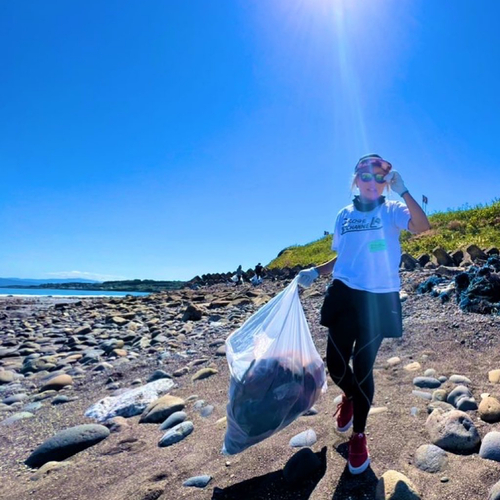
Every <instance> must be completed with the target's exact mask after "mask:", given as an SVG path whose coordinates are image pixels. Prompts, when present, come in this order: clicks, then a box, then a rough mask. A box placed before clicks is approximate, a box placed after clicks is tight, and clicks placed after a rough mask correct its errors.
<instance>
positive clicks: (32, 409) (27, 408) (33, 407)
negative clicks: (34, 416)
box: [23, 401, 43, 413]
mask: <svg viewBox="0 0 500 500" xmlns="http://www.w3.org/2000/svg"><path fill="white" fill-rule="evenodd" d="M42 406H43V404H42V403H40V401H35V402H34V403H28V404H27V405H26V406H25V407H24V408H23V411H27V412H30V413H33V412H35V411H38V410H39V409H40V408H42Z"/></svg>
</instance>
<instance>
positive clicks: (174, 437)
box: [158, 420, 194, 447]
mask: <svg viewBox="0 0 500 500" xmlns="http://www.w3.org/2000/svg"><path fill="white" fill-rule="evenodd" d="M193 430H194V425H193V422H191V421H189V420H186V421H185V422H182V423H180V424H177V425H175V426H174V427H172V428H171V429H170V430H168V431H167V432H166V433H165V434H164V435H163V437H162V438H161V439H160V442H159V443H158V446H160V447H165V446H171V445H173V444H175V443H178V442H179V441H182V440H183V439H185V438H186V437H187V436H189V434H191V433H192V432H193Z"/></svg>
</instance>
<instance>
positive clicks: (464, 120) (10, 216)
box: [0, 0, 500, 280]
mask: <svg viewBox="0 0 500 500" xmlns="http://www.w3.org/2000/svg"><path fill="white" fill-rule="evenodd" d="M499 15H500V4H499V3H498V2H497V1H496V0H482V1H481V2H472V1H470V0H439V1H429V0H415V1H411V2H410V1H401V0H370V2H366V1H364V0H269V1H265V2H264V1H262V2H261V1H256V0H255V1H248V0H218V1H217V2H209V1H207V0H189V1H186V0H163V1H156V0H148V1H146V2H139V1H130V2H122V1H117V0H116V1H115V0H112V1H111V0H105V1H102V0H99V1H94V0H86V1H85V2H81V1H74V2H67V1H65V0H61V1H53V0H47V1H44V2H29V1H24V0H18V1H16V2H3V3H2V5H1V7H0V47H2V48H1V59H2V78H1V79H0V110H1V117H2V119H1V120H0V168H1V173H2V184H3V189H2V192H1V194H2V196H1V197H0V276H4V277H6V276H16V277H24V278H28V277H29V278H47V277H78V276H81V277H91V278H96V279H115V278H141V279H145V278H151V279H172V280H174V279H190V278H192V277H193V276H195V275H196V274H203V273H206V272H220V271H227V270H231V269H235V268H236V267H237V266H238V265H239V264H242V265H243V268H245V269H246V268H248V267H253V266H254V265H255V264H256V263H257V262H259V261H260V262H262V263H263V264H266V263H268V262H269V261H270V260H272V259H273V258H274V257H275V256H276V255H277V253H278V252H279V251H280V250H282V249H283V248H285V247H287V246H289V245H292V244H304V243H307V242H310V241H312V240H315V239H317V238H319V237H321V236H322V235H323V231H325V230H331V229H332V226H333V222H334V219H335V215H336V213H337V212H338V210H339V209H340V208H342V207H343V206H345V205H346V204H348V203H349V201H350V199H351V192H350V182H351V175H352V170H353V168H354V164H355V163H356V161H357V159H358V158H359V157H360V156H362V155H364V154H366V153H367V152H377V153H379V154H381V155H383V156H384V157H386V158H387V159H388V160H389V161H391V162H392V163H393V165H394V168H395V169H397V170H398V171H400V172H401V174H402V176H403V178H404V180H405V183H406V185H407V187H408V188H409V189H410V192H412V194H414V196H415V198H416V199H417V200H419V201H420V200H421V196H422V194H425V195H427V196H428V198H429V207H428V208H429V210H430V211H431V212H432V211H441V210H446V209H447V208H455V207H459V206H463V205H464V204H466V203H468V204H469V205H475V204H478V203H489V202H491V201H492V200H493V199H494V198H495V197H497V196H498V195H499V191H498V188H499V186H500V183H499V182H498V176H499V173H500V169H499V166H498V165H497V164H496V161H497V158H498V154H497V153H498V145H497V141H498V137H499V136H500V120H499V119H498V117H499V111H500V92H499V90H498V82H499V78H500V66H499V65H498V64H497V62H498V61H499V60H500V31H499V30H498V28H497V22H496V20H497V19H498V16H499ZM392 197H393V198H394V199H399V198H398V197H397V195H392Z"/></svg>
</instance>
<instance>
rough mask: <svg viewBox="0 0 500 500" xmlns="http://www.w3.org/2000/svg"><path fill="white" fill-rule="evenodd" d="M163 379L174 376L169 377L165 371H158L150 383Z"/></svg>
mask: <svg viewBox="0 0 500 500" xmlns="http://www.w3.org/2000/svg"><path fill="white" fill-rule="evenodd" d="M161 378H172V375H169V374H168V373H167V372H165V371H163V370H156V371H155V372H154V373H153V374H152V375H151V376H150V377H149V378H148V380H147V381H148V382H154V381H155V380H160V379H161Z"/></svg>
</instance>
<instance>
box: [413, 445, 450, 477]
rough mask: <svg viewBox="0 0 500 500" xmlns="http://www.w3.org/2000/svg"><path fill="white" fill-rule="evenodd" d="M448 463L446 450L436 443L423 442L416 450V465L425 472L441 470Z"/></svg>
mask: <svg viewBox="0 0 500 500" xmlns="http://www.w3.org/2000/svg"><path fill="white" fill-rule="evenodd" d="M447 464H448V456H447V454H446V451H444V450H443V449H441V448H439V447H438V446H436V445H434V444H423V445H422V446H420V447H419V448H418V449H417V451H416V452H415V465H416V466H417V467H418V468H419V469H420V470H423V471H425V472H431V473H434V472H440V471H442V470H443V469H444V468H445V467H446V466H447Z"/></svg>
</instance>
